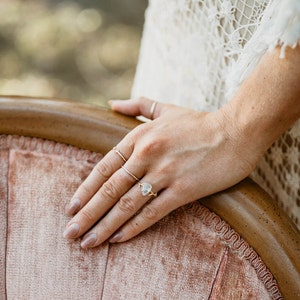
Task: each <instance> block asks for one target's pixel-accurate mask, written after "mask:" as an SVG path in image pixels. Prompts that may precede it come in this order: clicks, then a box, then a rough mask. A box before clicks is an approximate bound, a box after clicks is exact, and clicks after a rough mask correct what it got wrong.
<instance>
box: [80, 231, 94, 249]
mask: <svg viewBox="0 0 300 300" xmlns="http://www.w3.org/2000/svg"><path fill="white" fill-rule="evenodd" d="M96 242H97V235H96V233H90V234H88V235H87V236H85V237H84V239H83V240H82V242H81V244H80V246H81V247H82V248H89V247H93V246H94V245H95V243H96Z"/></svg>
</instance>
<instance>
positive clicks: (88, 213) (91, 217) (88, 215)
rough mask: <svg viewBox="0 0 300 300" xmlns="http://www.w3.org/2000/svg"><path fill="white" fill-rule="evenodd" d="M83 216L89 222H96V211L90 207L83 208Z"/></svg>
mask: <svg viewBox="0 0 300 300" xmlns="http://www.w3.org/2000/svg"><path fill="white" fill-rule="evenodd" d="M81 216H82V217H83V219H85V220H86V221H87V223H91V222H94V221H95V219H96V216H95V214H94V212H93V211H92V210H91V209H90V208H88V207H84V208H83V209H82V211H81Z"/></svg>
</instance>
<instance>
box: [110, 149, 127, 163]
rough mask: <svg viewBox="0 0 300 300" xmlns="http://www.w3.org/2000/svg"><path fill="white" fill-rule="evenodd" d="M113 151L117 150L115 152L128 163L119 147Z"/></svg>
mask: <svg viewBox="0 0 300 300" xmlns="http://www.w3.org/2000/svg"><path fill="white" fill-rule="evenodd" d="M113 150H115V152H116V153H117V154H118V155H119V156H120V157H121V158H122V159H123V161H124V162H126V161H127V159H126V158H125V156H124V155H123V154H122V153H121V151H120V150H119V149H118V148H117V147H113Z"/></svg>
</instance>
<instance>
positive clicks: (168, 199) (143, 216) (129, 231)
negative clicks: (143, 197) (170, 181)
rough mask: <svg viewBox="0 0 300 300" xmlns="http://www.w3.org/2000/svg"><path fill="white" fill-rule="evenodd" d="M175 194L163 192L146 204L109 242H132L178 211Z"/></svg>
mask: <svg viewBox="0 0 300 300" xmlns="http://www.w3.org/2000/svg"><path fill="white" fill-rule="evenodd" d="M173 196H174V195H173V193H172V196H171V193H167V191H164V192H162V193H161V194H160V195H159V196H158V197H157V198H155V199H154V200H152V201H151V202H150V203H149V204H146V205H145V206H144V208H143V209H142V210H141V212H140V213H139V214H137V215H136V216H135V217H133V218H132V219H131V220H129V221H128V222H127V223H126V224H125V225H124V226H123V227H122V228H121V229H120V230H119V231H117V232H116V233H115V234H114V235H113V236H112V237H111V238H110V240H109V242H110V243H119V242H125V241H128V240H130V239H131V238H133V237H135V236H137V235H138V234H139V233H141V232H142V231H144V230H145V229H147V228H149V227H150V226H152V225H153V224H155V223H157V222H158V221H159V220H161V219H162V218H163V217H165V216H166V215H168V214H169V213H170V212H171V211H173V210H174V209H176V208H177V207H174V201H172V197H173Z"/></svg>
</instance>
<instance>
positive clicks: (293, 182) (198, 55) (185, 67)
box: [132, 0, 300, 228]
mask: <svg viewBox="0 0 300 300" xmlns="http://www.w3.org/2000/svg"><path fill="white" fill-rule="evenodd" d="M299 41H300V0H284V1H283V0H150V1H149V7H148V9H147V11H146V20H145V25H144V34H143V38H142V46H141V51H140V59H139V63H138V67H137V72H136V78H135V82H134V85H133V89H132V96H133V97H137V96H146V97H149V98H152V99H156V100H158V101H162V102H166V103H168V102H169V103H174V104H178V105H182V106H187V107H190V108H193V109H196V110H204V111H213V110H216V109H218V108H219V107H221V106H222V105H224V104H225V103H226V102H227V101H229V100H230V98H231V97H232V95H233V94H234V93H235V91H236V90H237V88H238V87H239V85H240V84H241V82H242V81H243V80H244V79H245V78H246V77H247V76H248V74H249V73H250V72H251V71H252V70H253V68H254V67H255V66H256V65H257V63H258V62H259V60H260V58H261V57H262V56H263V54H264V53H265V52H266V51H268V50H269V51H272V50H273V49H274V47H275V46H277V45H281V46H282V53H281V56H282V57H284V49H285V47H286V46H291V47H295V46H296V44H297V43H299ZM299 163H300V122H298V123H297V124H295V126H294V127H293V128H292V130H290V131H288V132H287V133H285V134H284V135H283V136H282V137H281V138H280V139H279V140H278V141H277V142H276V143H275V145H274V146H273V147H272V148H271V149H270V150H269V152H268V153H267V154H266V156H265V157H264V159H263V160H262V162H261V163H260V165H259V166H258V168H257V170H256V171H255V172H254V173H253V178H255V180H256V181H257V182H258V183H259V184H260V185H261V186H263V187H264V188H265V189H266V190H267V191H268V192H269V193H270V194H271V195H272V196H273V197H275V198H276V199H277V200H278V202H279V203H280V205H281V206H283V207H284V208H285V209H286V210H287V211H288V213H289V215H290V216H291V217H292V219H293V220H294V221H295V223H296V224H297V225H298V227H299V228H300V220H299V219H300V167H299Z"/></svg>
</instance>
